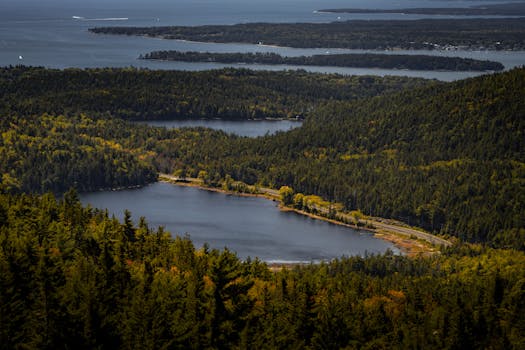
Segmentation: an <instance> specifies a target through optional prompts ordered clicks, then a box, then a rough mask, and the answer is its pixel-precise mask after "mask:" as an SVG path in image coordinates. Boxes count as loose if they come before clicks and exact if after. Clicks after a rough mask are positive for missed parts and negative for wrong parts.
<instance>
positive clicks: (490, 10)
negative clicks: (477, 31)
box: [315, 2, 525, 16]
mask: <svg viewBox="0 0 525 350" xmlns="http://www.w3.org/2000/svg"><path fill="white" fill-rule="evenodd" d="M315 12H316V13H354V14H363V13H400V14H406V15H441V16H525V3H523V2H519V3H505V4H489V5H477V6H469V7H421V8H417V7H416V8H402V9H358V8H339V9H322V10H317V11H315Z"/></svg>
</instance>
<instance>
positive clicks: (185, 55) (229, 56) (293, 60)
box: [139, 50, 504, 71]
mask: <svg viewBox="0 0 525 350" xmlns="http://www.w3.org/2000/svg"><path fill="white" fill-rule="evenodd" d="M139 58H140V59H147V60H165V61H183V62H218V63H243V64H285V65H298V66H336V67H357V68H385V69H412V70H447V71H500V70H503V68H504V67H503V65H502V64H501V63H499V62H494V61H481V60H474V59H470V58H460V57H442V56H430V55H381V54H368V53H366V54H336V55H330V54H326V55H313V56H295V57H290V56H281V55H278V54H276V53H259V52H257V53H211V52H195V51H189V52H184V51H174V50H170V51H153V52H150V53H147V54H145V55H141V56H140V57H139Z"/></svg>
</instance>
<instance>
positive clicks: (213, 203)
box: [80, 183, 399, 262]
mask: <svg viewBox="0 0 525 350" xmlns="http://www.w3.org/2000/svg"><path fill="white" fill-rule="evenodd" d="M80 198H81V201H82V202H83V203H84V204H88V203H89V204H91V205H92V206H93V207H98V208H108V210H109V212H110V213H112V214H114V215H115V216H117V217H119V218H122V217H123V212H124V210H125V209H129V210H130V211H131V212H132V215H133V218H134V220H135V221H138V218H139V217H140V216H144V217H146V218H147V220H148V223H149V225H150V227H158V226H164V227H165V228H166V229H167V230H168V231H170V232H171V233H172V234H173V235H184V234H186V233H188V234H189V235H190V237H191V239H192V240H193V242H194V244H195V245H196V246H197V247H200V246H202V244H203V243H205V242H207V243H209V244H210V246H211V247H212V248H218V249H222V248H224V247H228V248H229V249H231V250H233V251H236V252H237V254H238V255H239V257H241V258H246V257H248V256H250V257H259V258H260V259H262V260H265V261H269V262H310V261H320V260H327V259H332V258H335V257H341V256H343V255H347V256H348V255H363V254H365V252H369V253H381V252H385V251H386V250H387V249H392V250H393V251H394V252H396V253H399V251H398V250H397V249H396V248H395V247H393V245H392V244H390V243H388V242H386V241H383V240H380V239H376V238H374V237H373V236H371V234H370V233H366V232H358V231H354V230H352V229H350V228H347V227H343V226H337V225H333V224H330V223H327V222H323V221H319V220H314V219H310V218H308V217H305V216H302V215H298V214H295V213H289V212H282V211H280V210H279V209H278V208H277V204H276V203H275V202H272V201H269V200H267V199H263V198H252V197H238V196H233V195H225V194H222V193H216V192H209V191H204V190H199V189H196V188H191V187H180V186H174V185H171V184H167V183H155V184H152V185H150V186H146V187H144V188H140V189H133V190H123V191H108V192H96V193H88V194H82V195H81V196H80Z"/></svg>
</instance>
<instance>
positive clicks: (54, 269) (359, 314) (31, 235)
mask: <svg viewBox="0 0 525 350" xmlns="http://www.w3.org/2000/svg"><path fill="white" fill-rule="evenodd" d="M0 218H1V220H0V311H1V312H0V349H16V348H39V349H70V348H77V349H93V348H97V349H136V348H141V349H240V348H253V349H266V348H281V349H289V348H290V349H292V348H305V349H334V348H350V349H354V348H363V349H377V348H393V349H406V348H426V349H457V348H493V349H520V348H522V347H523V345H524V342H525V338H524V333H523V330H524V329H525V318H524V317H523V314H524V313H525V303H524V300H525V298H524V297H525V295H524V293H525V289H524V288H525V269H523V266H524V264H525V256H524V254H523V252H515V251H504V250H492V249H488V248H483V247H481V246H470V245H458V246H454V247H452V248H449V249H447V250H443V251H442V253H441V254H439V255H435V256H434V257H432V258H407V257H403V256H399V255H393V254H392V253H386V254H384V255H367V256H364V257H359V256H356V257H346V258H341V259H336V260H334V261H332V262H327V263H322V264H318V265H306V266H302V267H301V266H296V267H294V268H290V269H283V270H281V271H274V272H271V271H270V270H269V269H268V266H267V265H266V264H265V263H263V262H261V261H258V260H257V259H255V260H252V259H247V260H246V261H241V260H239V259H238V258H237V257H236V255H235V254H234V253H232V252H230V251H228V250H227V249H225V250H222V251H218V250H215V249H210V248H208V247H207V246H203V247H194V246H193V244H192V242H191V240H190V239H189V238H188V237H176V238H172V237H171V235H170V234H169V233H168V232H165V231H164V230H162V228H159V229H153V228H150V227H149V226H148V224H147V222H146V220H145V219H144V218H140V219H139V220H138V223H137V224H136V225H135V224H133V220H132V216H131V214H130V213H129V212H126V213H125V216H124V220H123V221H122V222H119V221H118V220H116V219H115V218H110V217H109V216H108V214H107V212H104V211H100V210H95V209H93V208H85V207H82V206H81V204H80V202H79V201H78V198H77V196H76V193H75V192H74V191H70V192H68V193H66V194H65V195H64V196H63V198H61V199H59V200H57V199H55V197H54V196H53V195H50V194H46V195H41V196H37V195H30V194H22V195H7V194H0Z"/></svg>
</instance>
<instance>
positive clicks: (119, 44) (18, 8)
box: [0, 0, 525, 81]
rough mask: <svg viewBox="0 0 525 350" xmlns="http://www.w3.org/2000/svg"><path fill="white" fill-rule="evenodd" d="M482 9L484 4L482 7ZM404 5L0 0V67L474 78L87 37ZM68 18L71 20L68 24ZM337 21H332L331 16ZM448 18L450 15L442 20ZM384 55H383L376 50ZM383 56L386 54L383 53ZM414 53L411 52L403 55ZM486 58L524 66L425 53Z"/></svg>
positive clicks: (340, 0)
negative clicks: (111, 30)
mask: <svg viewBox="0 0 525 350" xmlns="http://www.w3.org/2000/svg"><path fill="white" fill-rule="evenodd" d="M483 3H484V2H477V1H468V2H459V3H458V2H456V1H434V0H426V1H417V6H420V7H424V6H428V7H435V6H445V7H446V6H460V4H461V5H476V4H483ZM485 3H486V2H485ZM415 5H416V3H415V2H414V1H411V0H399V1H396V2H395V3H393V2H391V1H389V0H370V1H363V0H354V1H349V0H264V1H263V0H250V1H246V0H177V1H173V0H151V1H145V0H111V1H102V0H91V1H70V0H46V1H36V0H2V1H1V3H0V65H10V64H11V65H16V64H25V65H33V66H45V67H51V68H66V67H80V68H87V67H108V66H109V67H129V66H135V67H145V68H151V69H181V70H203V69H216V68H222V67H226V66H234V67H244V68H252V69H265V70H283V69H305V70H307V71H313V72H323V73H341V74H348V75H349V74H354V75H368V74H371V75H380V76H384V75H403V76H414V77H424V78H435V79H440V80H445V81H451V80H455V79H463V78H467V77H472V76H475V75H479V74H480V73H472V72H429V71H406V70H388V69H362V68H340V67H304V66H284V65H283V66H273V65H270V66H267V65H225V64H218V63H187V62H154V61H144V60H138V59H137V58H138V56H139V55H140V54H143V53H146V52H149V51H154V50H170V49H171V50H183V51H184V50H197V51H211V52H239V51H240V52H262V51H263V52H264V51H269V52H276V53H279V54H281V55H289V56H293V55H311V54H319V53H326V52H327V51H328V52H332V51H333V52H335V51H339V52H351V51H349V50H331V49H330V48H327V49H314V50H308V49H306V50H305V49H290V48H275V47H268V46H261V45H243V44H206V43H192V42H184V41H173V40H159V39H151V38H139V37H124V36H110V35H95V34H91V33H89V32H88V31H87V29H88V28H90V27H94V26H123V25H125V26H156V25H201V24H235V23H245V22H331V21H337V20H349V19H404V20H412V19H418V18H425V17H439V16H425V15H410V16H407V15H402V14H327V13H315V12H314V11H315V10H318V9H321V8H337V7H357V8H403V7H413V6H415ZM73 16H76V17H78V18H73ZM339 17H340V18H339ZM447 18H450V16H447ZM383 53H384V52H383ZM386 53H388V52H386ZM409 53H414V54H416V53H419V52H409ZM429 53H430V54H436V55H449V54H452V55H455V56H462V57H474V58H481V59H489V58H490V59H494V60H497V61H500V62H502V63H503V64H504V65H505V66H506V67H507V68H510V67H513V66H516V65H522V64H525V52H510V53H508V52H496V53H490V54H489V53H484V52H461V51H456V52H452V53H448V52H429Z"/></svg>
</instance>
